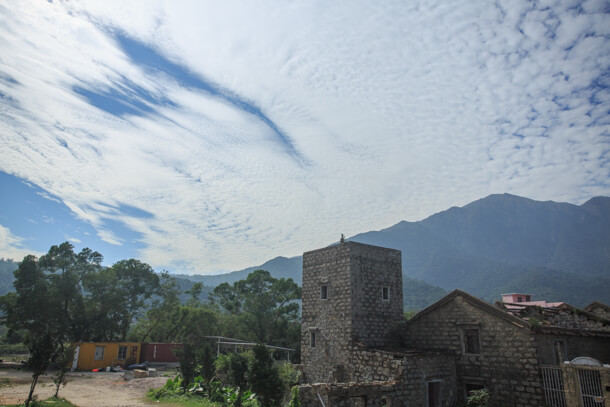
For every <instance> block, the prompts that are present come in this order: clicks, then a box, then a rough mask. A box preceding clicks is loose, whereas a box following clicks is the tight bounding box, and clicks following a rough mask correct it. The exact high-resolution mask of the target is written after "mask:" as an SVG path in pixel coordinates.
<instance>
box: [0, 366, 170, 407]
mask: <svg viewBox="0 0 610 407" xmlns="http://www.w3.org/2000/svg"><path fill="white" fill-rule="evenodd" d="M67 379H68V384H67V385H66V386H65V387H62V388H60V390H59V396H60V397H63V398H65V399H67V400H69V401H70V402H71V403H73V404H75V405H77V406H79V407H90V406H91V407H118V406H120V407H140V406H152V405H158V404H156V403H152V402H150V401H146V400H145V398H144V396H145V395H146V392H147V391H148V389H150V388H153V387H154V388H156V387H161V386H163V385H164V384H165V382H166V381H167V379H168V378H167V377H150V378H146V379H133V380H128V381H126V380H124V379H123V373H106V372H103V373H92V372H86V373H82V372H70V373H68V375H67ZM31 380H32V376H31V373H29V372H23V371H18V370H13V369H7V370H0V407H1V406H3V405H5V404H18V403H22V402H23V401H25V399H26V398H27V395H28V392H29V390H30V383H31ZM34 394H36V395H37V396H38V398H39V399H40V400H44V399H46V398H48V397H51V396H53V394H55V384H54V383H53V375H52V374H48V375H45V376H41V377H40V379H39V380H38V384H37V385H36V390H35V391H34Z"/></svg>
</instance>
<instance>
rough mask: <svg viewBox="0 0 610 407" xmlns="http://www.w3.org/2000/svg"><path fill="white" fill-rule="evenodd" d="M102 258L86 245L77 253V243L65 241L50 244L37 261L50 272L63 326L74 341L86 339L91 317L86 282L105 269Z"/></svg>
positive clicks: (43, 268)
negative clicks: (87, 307) (88, 308)
mask: <svg viewBox="0 0 610 407" xmlns="http://www.w3.org/2000/svg"><path fill="white" fill-rule="evenodd" d="M102 260H103V257H102V255H101V254H99V253H98V252H94V251H92V250H90V249H88V248H84V249H83V250H81V252H80V253H78V254H77V253H75V252H74V246H72V244H70V243H69V242H64V243H62V244H60V245H59V246H51V248H50V249H49V251H48V252H47V254H45V255H44V256H42V257H41V258H40V260H39V262H38V264H39V267H40V268H41V269H42V270H44V271H45V272H46V273H48V278H49V280H50V283H51V285H52V286H53V289H54V290H55V293H54V295H56V296H57V299H58V300H60V301H61V304H60V307H61V311H60V312H61V313H62V318H61V320H60V322H61V323H62V324H64V325H65V326H63V327H62V329H63V330H64V331H65V332H66V335H67V336H68V337H69V338H70V339H71V340H87V339H88V337H87V333H86V332H87V331H88V329H89V326H90V324H91V322H92V321H91V320H90V319H89V318H87V313H86V312H85V298H84V294H85V293H84V290H83V281H84V280H86V279H87V278H88V277H89V276H91V275H94V274H96V273H98V272H100V270H101V269H102V266H101V262H102Z"/></svg>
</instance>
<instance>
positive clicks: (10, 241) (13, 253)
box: [0, 225, 44, 261]
mask: <svg viewBox="0 0 610 407" xmlns="http://www.w3.org/2000/svg"><path fill="white" fill-rule="evenodd" d="M0 253H2V257H4V258H6V259H13V260H15V261H21V259H23V258H24V257H25V256H27V255H28V254H33V255H34V256H42V255H43V254H44V253H40V252H35V251H32V250H30V249H29V248H28V247H27V241H26V239H23V238H20V237H18V236H15V235H13V233H12V232H11V231H10V229H9V228H7V227H4V226H2V225H0Z"/></svg>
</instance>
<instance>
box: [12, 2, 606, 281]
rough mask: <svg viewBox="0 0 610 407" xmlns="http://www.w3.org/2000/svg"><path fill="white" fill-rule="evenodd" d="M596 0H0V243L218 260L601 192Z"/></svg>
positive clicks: (233, 262)
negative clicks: (441, 214) (446, 213)
mask: <svg viewBox="0 0 610 407" xmlns="http://www.w3.org/2000/svg"><path fill="white" fill-rule="evenodd" d="M609 13H610V6H608V3H607V2H606V1H596V0H591V1H537V2H527V1H514V2H506V4H505V3H502V2H495V4H492V2H488V1H445V0H444V1H410V2H404V1H384V2H374V1H350V2H342V1H337V2H327V1H321V0H320V1H286V2H271V1H260V2H239V1H223V2H213V1H184V2H173V1H161V0H146V1H130V2H123V1H103V2H100V1H93V0H92V1H87V0H72V1H57V0H54V1H48V2H44V1H35V0H31V1H29V0H26V1H20V2H12V1H8V0H0V157H1V158H0V191H2V196H3V197H9V199H2V200H0V257H9V258H15V259H20V258H21V257H23V256H24V255H25V254H27V253H34V254H41V253H44V252H45V251H46V250H48V248H49V246H51V245H52V244H59V243H61V242H63V241H66V240H68V241H71V242H73V244H74V245H75V246H76V248H77V250H78V249H80V248H83V247H89V248H91V249H93V250H97V251H99V252H101V253H102V254H103V255H104V257H105V263H106V264H112V263H113V262H115V261H118V260H121V259H125V258H131V257H134V258H138V259H140V260H142V261H145V262H147V263H149V264H151V265H152V266H153V267H154V268H155V269H157V270H161V269H167V270H170V271H175V272H187V273H206V274H207V273H218V272H222V271H230V270H236V269H241V268H244V267H248V266H252V265H256V264H261V263H263V262H264V261H266V260H268V259H270V258H272V257H275V256H278V255H283V256H294V255H298V254H301V253H302V252H303V251H306V250H311V249H315V248H318V247H322V246H324V245H327V244H330V243H332V242H333V241H336V240H337V239H338V237H339V236H340V234H341V233H344V234H345V235H346V236H351V235H354V234H357V233H360V232H365V231H369V230H377V229H382V228H385V227H388V226H391V225H393V224H395V223H396V222H398V221H400V220H409V221H416V220H420V219H423V218H425V217H427V216H429V215H431V214H433V213H435V212H438V211H441V210H444V209H447V208H449V207H451V206H456V205H457V206H460V205H464V204H466V203H468V202H471V201H473V200H476V199H479V198H481V197H484V196H486V195H489V194H492V193H503V192H508V193H512V194H516V195H521V196H526V197H529V198H533V199H538V200H555V201H564V202H571V203H575V204H581V203H583V202H584V201H586V200H588V199H589V198H591V197H593V196H598V195H610V114H609V113H610V91H609V86H610V69H609V68H610V14H609Z"/></svg>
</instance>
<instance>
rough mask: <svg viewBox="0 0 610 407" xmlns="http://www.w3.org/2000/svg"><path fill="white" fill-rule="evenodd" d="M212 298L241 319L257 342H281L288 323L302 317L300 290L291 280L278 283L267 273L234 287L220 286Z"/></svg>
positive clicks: (256, 272) (237, 283)
mask: <svg viewBox="0 0 610 407" xmlns="http://www.w3.org/2000/svg"><path fill="white" fill-rule="evenodd" d="M212 298H213V299H214V301H215V302H218V303H219V304H220V305H221V306H222V307H223V308H225V309H226V310H227V311H229V312H231V313H234V314H238V315H240V321H241V322H242V323H243V324H245V325H246V326H247V328H248V330H249V331H250V332H252V333H253V335H254V337H253V338H252V339H254V340H256V341H258V342H266V343H269V342H272V341H276V340H279V339H280V338H281V337H282V335H283V330H281V329H278V328H279V327H281V326H282V325H285V324H286V322H290V321H296V320H298V317H299V305H298V303H297V302H296V300H298V299H299V298H301V288H300V287H299V286H298V285H297V284H296V283H295V282H294V281H293V280H292V279H291V278H289V279H284V278H281V279H276V278H273V277H272V276H271V274H270V273H269V272H268V271H266V270H255V271H253V272H252V273H250V274H249V275H248V277H247V278H246V279H245V280H240V281H237V282H235V283H234V284H233V286H229V285H228V284H221V285H219V286H218V287H216V288H215V289H214V292H213V295H212Z"/></svg>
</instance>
